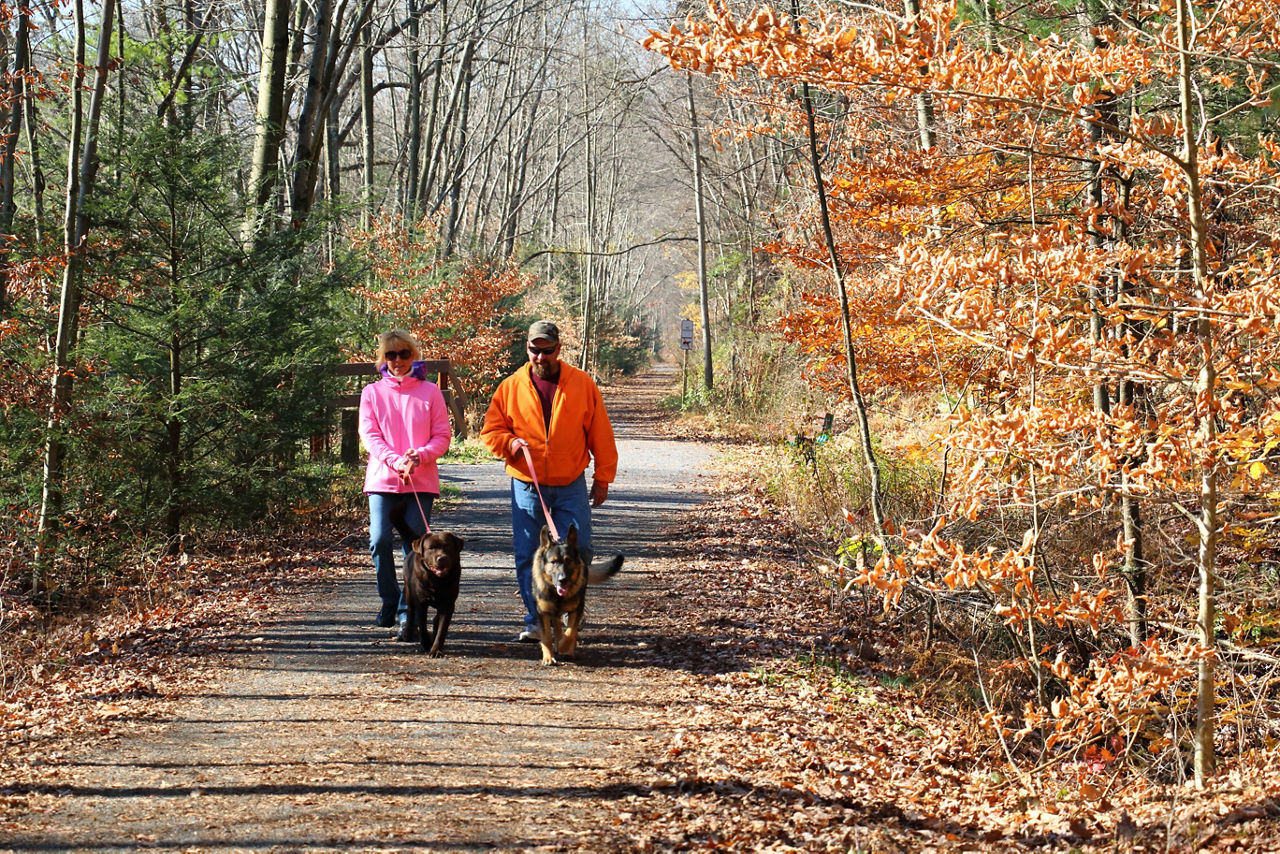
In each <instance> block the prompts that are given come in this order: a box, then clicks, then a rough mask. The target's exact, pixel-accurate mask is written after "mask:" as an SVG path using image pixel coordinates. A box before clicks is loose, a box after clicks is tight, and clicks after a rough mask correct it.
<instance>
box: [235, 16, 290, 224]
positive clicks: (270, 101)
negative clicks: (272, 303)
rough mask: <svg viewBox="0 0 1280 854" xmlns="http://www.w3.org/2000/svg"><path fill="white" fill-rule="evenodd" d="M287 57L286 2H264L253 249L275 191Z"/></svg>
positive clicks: (252, 185)
mask: <svg viewBox="0 0 1280 854" xmlns="http://www.w3.org/2000/svg"><path fill="white" fill-rule="evenodd" d="M288 55H289V0H267V4H266V9H265V12H264V17H263V22H262V68H261V69H260V72H259V74H258V108H257V112H256V116H255V125H256V127H257V133H256V135H255V138H254V144H253V163H252V169H251V171H250V173H249V198H250V199H251V200H252V208H251V209H250V210H249V213H248V216H247V217H246V218H245V224H244V231H243V239H244V241H245V243H246V244H248V245H249V246H250V247H252V246H254V245H255V244H256V242H257V241H258V239H259V238H260V237H261V236H262V234H263V233H264V232H265V230H266V225H267V216H266V211H267V207H268V204H269V203H270V201H271V198H272V195H273V193H274V191H275V186H276V176H277V171H278V169H279V163H278V162H277V161H278V160H279V157H280V143H281V141H282V140H283V139H284V86H285V71H286V70H287V68H288V58H289V57H288Z"/></svg>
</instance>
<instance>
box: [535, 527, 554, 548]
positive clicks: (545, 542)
mask: <svg viewBox="0 0 1280 854" xmlns="http://www.w3.org/2000/svg"><path fill="white" fill-rule="evenodd" d="M538 542H539V544H541V546H542V548H544V549H545V548H546V547H547V546H549V545H551V529H550V528H548V527H547V526H546V525H543V526H542V531H541V533H539V534H538Z"/></svg>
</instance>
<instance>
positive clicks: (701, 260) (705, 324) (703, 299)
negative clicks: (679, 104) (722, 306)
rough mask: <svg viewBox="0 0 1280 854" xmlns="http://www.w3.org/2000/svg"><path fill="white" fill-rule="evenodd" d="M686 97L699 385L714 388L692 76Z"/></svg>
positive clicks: (699, 147)
mask: <svg viewBox="0 0 1280 854" xmlns="http://www.w3.org/2000/svg"><path fill="white" fill-rule="evenodd" d="M685 86H686V91H687V93H688V96H689V130H690V132H691V133H692V134H693V216H694V219H695V220H696V225H697V227H698V304H699V306H700V307H701V311H702V387H703V388H704V389H705V390H706V391H711V389H712V388H714V387H715V371H714V367H713V363H712V359H711V298H710V295H709V293H708V286H707V219H706V215H705V213H704V210H703V205H702V196H703V178H702V134H701V132H700V131H699V129H698V109H697V106H696V105H695V104H694V100H693V76H692V75H689V76H687V77H686V78H685Z"/></svg>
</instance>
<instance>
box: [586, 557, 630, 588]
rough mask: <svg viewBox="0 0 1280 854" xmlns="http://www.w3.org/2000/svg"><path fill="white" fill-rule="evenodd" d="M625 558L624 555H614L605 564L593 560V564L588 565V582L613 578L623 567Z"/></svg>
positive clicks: (598, 581) (595, 582)
mask: <svg viewBox="0 0 1280 854" xmlns="http://www.w3.org/2000/svg"><path fill="white" fill-rule="evenodd" d="M623 560H624V558H623V557H622V555H614V556H613V557H611V558H610V559H609V560H608V561H606V562H605V563H603V564H602V563H598V562H597V561H594V560H593V561H592V562H591V566H589V567H587V583H588V584H599V583H600V582H602V581H608V580H609V579H610V578H613V577H614V576H615V575H617V574H618V570H620V569H622V561H623Z"/></svg>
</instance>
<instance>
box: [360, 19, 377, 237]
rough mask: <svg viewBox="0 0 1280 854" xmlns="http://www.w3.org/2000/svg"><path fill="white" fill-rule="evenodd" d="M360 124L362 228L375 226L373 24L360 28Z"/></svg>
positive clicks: (368, 22) (366, 24)
mask: <svg viewBox="0 0 1280 854" xmlns="http://www.w3.org/2000/svg"><path fill="white" fill-rule="evenodd" d="M360 123H361V128H362V130H363V133H362V135H361V136H362V139H363V141H364V145H363V151H364V167H363V172H362V174H363V176H364V187H363V188H362V190H363V196H362V199H361V201H362V202H363V204H362V205H361V206H360V226H361V228H364V229H368V228H369V227H370V226H372V225H373V155H374V148H373V130H374V128H373V23H372V22H371V21H365V22H364V26H362V27H361V28H360Z"/></svg>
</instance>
